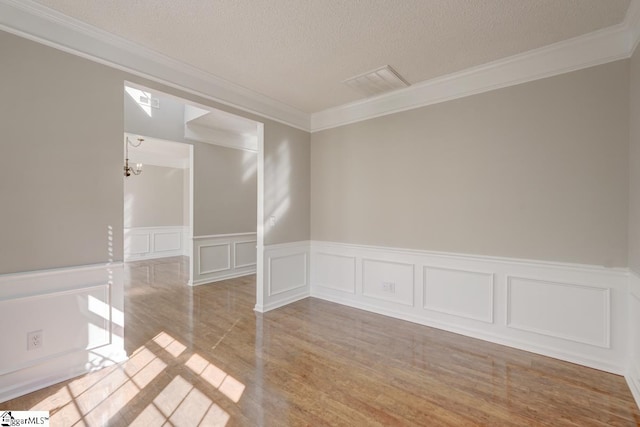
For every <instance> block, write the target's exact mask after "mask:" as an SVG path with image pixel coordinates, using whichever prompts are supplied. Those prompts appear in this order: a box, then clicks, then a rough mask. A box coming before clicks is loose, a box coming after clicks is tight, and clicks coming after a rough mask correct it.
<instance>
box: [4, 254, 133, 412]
mask: <svg viewBox="0 0 640 427" xmlns="http://www.w3.org/2000/svg"><path fill="white" fill-rule="evenodd" d="M122 280H123V266H122V263H112V264H101V265H90V266H81V267H71V268H62V269H56V270H46V271H35V272H26V273H16V274H6V275H0V312H1V313H2V317H3V321H2V322H0V336H2V340H3V345H2V351H1V352H0V401H6V400H9V399H12V398H14V397H17V396H20V395H23V394H25V393H28V392H31V391H34V390H37V389H39V388H42V387H46V386H48V385H51V384H54V383H57V382H60V381H63V380H66V379H68V378H71V377H74V376H76V375H80V374H83V373H85V372H89V371H91V370H95V369H99V368H101V367H104V366H108V365H111V364H113V363H118V362H120V361H123V360H125V359H126V354H125V350H124V314H123V308H124V293H123V282H122ZM34 331H42V346H41V347H40V348H36V349H31V350H28V348H27V335H28V334H29V333H30V332H34Z"/></svg>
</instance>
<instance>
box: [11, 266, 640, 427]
mask: <svg viewBox="0 0 640 427" xmlns="http://www.w3.org/2000/svg"><path fill="white" fill-rule="evenodd" d="M125 270H126V274H125V277H126V284H125V287H126V300H125V301H126V316H125V322H126V332H125V340H126V347H127V351H128V352H129V354H130V359H129V360H128V361H127V362H125V363H123V364H121V365H118V366H114V367H110V368H105V369H102V370H100V371H97V372H94V373H91V374H87V375H85V376H82V377H79V378H75V379H73V380H70V381H67V382H64V383H60V384H57V385H54V386H51V387H48V388H46V389H43V390H40V391H37V392H35V393H31V394H30V395H27V396H24V397H22V398H19V399H15V400H13V401H10V402H6V403H3V404H0V408H3V409H13V410H27V409H41V410H49V411H51V425H52V426H70V425H89V426H97V425H114V426H121V425H122V426H124V425H138V426H161V425H175V426H196V425H227V426H235V425H245V426H289V425H291V426H299V425H300V426H303V425H307V426H324V425H331V426H339V425H350V426H379V425H383V426H414V425H417V426H439V425H467V426H471V425H486V426H507V425H518V426H524V425H548V426H565V425H567V426H569V425H570V426H591V425H594V426H598V425H628V426H631V425H638V424H639V423H640V412H639V411H638V408H637V407H636V405H635V403H634V401H633V399H632V397H631V393H630V391H629V389H628V388H627V385H626V384H625V381H624V379H623V378H622V377H620V376H616V375H611V374H607V373H604V372H600V371H597V370H593V369H589V368H585V367H581V366H578V365H574V364H571V363H566V362H562V361H558V360H555V359H551V358H548V357H543V356H538V355H535V354H532V353H528V352H524V351H519V350H515V349H511V348H508V347H503V346H499V345H495V344H490V343H486V342H483V341H480V340H476V339H472V338H467V337H463V336H460V335H456V334H452V333H448V332H443V331H439V330H437V329H432V328H428V327H425V326H420V325H416V324H412V323H409V322H404V321H401V320H396V319H392V318H388V317H384V316H380V315H376V314H372V313H368V312H365V311H360V310H356V309H352V308H348V307H344V306H340V305H337V304H333V303H329V302H325V301H321V300H318V299H313V298H309V299H306V300H303V301H299V302H296V303H294V304H291V305H289V306H287V307H283V308H280V309H278V310H274V311H272V312H269V313H266V314H263V315H262V314H258V313H255V312H254V311H253V307H254V304H255V277H254V276H248V277H245V278H240V279H233V280H228V281H224V282H218V283H215V284H210V285H203V286H198V287H195V288H190V287H188V286H186V285H185V282H186V275H187V262H186V259H185V258H167V259H163V260H155V261H147V262H136V263H130V264H127V266H126V268H125Z"/></svg>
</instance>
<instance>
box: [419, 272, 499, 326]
mask: <svg viewBox="0 0 640 427" xmlns="http://www.w3.org/2000/svg"><path fill="white" fill-rule="evenodd" d="M423 277H424V302H423V304H424V309H425V310H432V311H437V312H440V313H446V314H451V315H454V316H460V317H465V318H468V319H475V320H480V321H482V322H487V323H493V288H494V275H493V273H483V272H478V271H466V270H458V269H451V268H441V267H429V266H427V267H424V273H423Z"/></svg>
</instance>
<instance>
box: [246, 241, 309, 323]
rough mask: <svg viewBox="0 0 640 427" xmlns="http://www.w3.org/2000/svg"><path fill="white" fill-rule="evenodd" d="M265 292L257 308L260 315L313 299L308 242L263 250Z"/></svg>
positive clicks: (268, 247)
mask: <svg viewBox="0 0 640 427" xmlns="http://www.w3.org/2000/svg"><path fill="white" fill-rule="evenodd" d="M263 256H264V263H263V265H264V276H263V277H264V289H263V290H262V292H263V293H262V295H261V297H262V298H258V301H260V302H261V303H260V302H259V303H258V304H256V306H255V310H256V311H257V312H260V313H264V312H267V311H269V310H274V309H276V308H278V307H282V306H284V305H287V304H290V303H292V302H294V301H298V300H301V299H304V298H307V297H308V296H309V295H310V284H309V283H310V282H309V274H310V268H309V267H310V254H309V241H308V240H305V241H301V242H292V243H283V244H277V245H268V246H265V247H264V251H263Z"/></svg>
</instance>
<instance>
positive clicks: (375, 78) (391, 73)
mask: <svg viewBox="0 0 640 427" xmlns="http://www.w3.org/2000/svg"><path fill="white" fill-rule="evenodd" d="M342 83H344V84H346V85H347V86H349V87H351V88H353V89H355V90H357V91H358V92H360V93H361V94H364V95H365V96H373V95H378V94H380V93H384V92H389V91H392V90H396V89H400V88H403V87H408V86H409V83H407V81H406V80H405V79H403V78H402V77H401V76H400V74H398V73H397V72H396V70H394V69H393V68H391V67H390V66H389V65H385V66H383V67H380V68H376V69H375V70H372V71H368V72H366V73H363V74H360V75H357V76H355V77H351V78H350V79H347V80H344V81H343V82H342Z"/></svg>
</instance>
